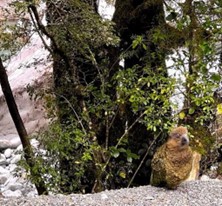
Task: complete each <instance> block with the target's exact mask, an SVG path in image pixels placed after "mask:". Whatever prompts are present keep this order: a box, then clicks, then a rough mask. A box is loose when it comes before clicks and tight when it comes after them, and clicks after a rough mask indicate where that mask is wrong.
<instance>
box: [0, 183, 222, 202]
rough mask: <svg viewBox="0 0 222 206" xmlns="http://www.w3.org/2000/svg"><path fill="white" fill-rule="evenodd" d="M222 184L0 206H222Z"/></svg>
mask: <svg viewBox="0 0 222 206" xmlns="http://www.w3.org/2000/svg"><path fill="white" fill-rule="evenodd" d="M221 194H222V181H220V180H209V181H200V180H198V181H192V182H186V183H183V184H182V185H180V186H179V187H178V188H177V190H166V189H164V188H156V187H151V186H143V187H137V188H129V189H120V190H111V191H104V192H101V193H97V194H87V195H80V194H72V195H68V196H65V195H49V196H37V197H29V198H27V197H26V198H25V197H20V198H0V205H1V206H20V205H21V206H47V205H52V206H62V205H64V206H69V205H70V206H103V205H106V206H124V205H125V206H127V205H131V206H143V205H146V206H220V205H222V195H221Z"/></svg>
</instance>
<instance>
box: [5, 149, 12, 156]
mask: <svg viewBox="0 0 222 206" xmlns="http://www.w3.org/2000/svg"><path fill="white" fill-rule="evenodd" d="M12 153H13V150H12V149H10V148H8V149H6V150H5V152H4V155H5V157H6V158H10V157H11V156H12Z"/></svg>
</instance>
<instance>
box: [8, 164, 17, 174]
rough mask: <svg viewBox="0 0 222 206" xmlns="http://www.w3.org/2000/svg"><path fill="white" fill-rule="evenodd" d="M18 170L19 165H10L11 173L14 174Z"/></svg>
mask: <svg viewBox="0 0 222 206" xmlns="http://www.w3.org/2000/svg"><path fill="white" fill-rule="evenodd" d="M16 168H17V165H16V164H10V165H9V171H10V172H14V171H15V169H16Z"/></svg>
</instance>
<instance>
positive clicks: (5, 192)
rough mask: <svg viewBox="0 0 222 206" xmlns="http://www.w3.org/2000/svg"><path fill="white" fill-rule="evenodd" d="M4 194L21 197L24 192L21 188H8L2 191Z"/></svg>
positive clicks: (5, 195)
mask: <svg viewBox="0 0 222 206" xmlns="http://www.w3.org/2000/svg"><path fill="white" fill-rule="evenodd" d="M2 195H3V196H4V197H21V196H22V192H21V191H20V190H16V191H11V190H6V191H4V192H2Z"/></svg>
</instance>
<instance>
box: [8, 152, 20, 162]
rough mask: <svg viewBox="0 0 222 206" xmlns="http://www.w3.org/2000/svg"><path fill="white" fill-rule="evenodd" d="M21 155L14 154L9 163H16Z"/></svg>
mask: <svg viewBox="0 0 222 206" xmlns="http://www.w3.org/2000/svg"><path fill="white" fill-rule="evenodd" d="M21 157H22V155H21V154H17V155H15V156H14V157H13V158H12V160H11V161H10V163H11V164H16V163H18V161H20V160H21Z"/></svg>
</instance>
